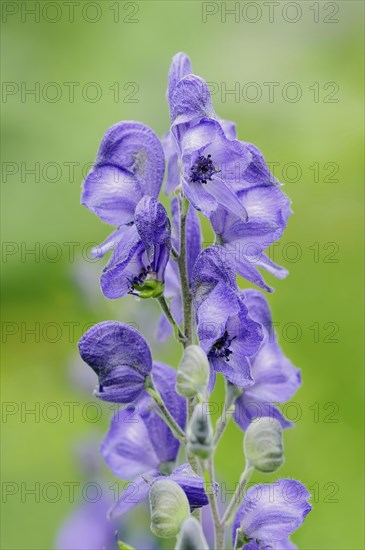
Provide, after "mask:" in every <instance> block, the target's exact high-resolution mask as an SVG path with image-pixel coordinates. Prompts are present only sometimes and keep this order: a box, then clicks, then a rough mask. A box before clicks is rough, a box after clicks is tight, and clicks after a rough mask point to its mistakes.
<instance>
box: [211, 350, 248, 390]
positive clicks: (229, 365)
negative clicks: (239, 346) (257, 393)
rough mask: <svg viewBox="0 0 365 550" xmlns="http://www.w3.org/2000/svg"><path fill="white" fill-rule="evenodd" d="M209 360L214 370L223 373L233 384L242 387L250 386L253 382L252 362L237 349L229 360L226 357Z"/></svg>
mask: <svg viewBox="0 0 365 550" xmlns="http://www.w3.org/2000/svg"><path fill="white" fill-rule="evenodd" d="M209 361H210V364H211V365H212V367H213V368H214V370H215V371H216V372H220V373H221V374H223V376H224V377H225V378H227V380H228V381H229V382H231V384H234V385H235V386H238V387H240V388H248V387H250V386H251V385H252V384H253V378H252V375H251V369H250V364H249V362H248V360H247V358H246V357H245V356H244V355H242V354H240V353H238V352H237V350H235V352H233V353H232V355H230V357H229V361H227V360H226V359H224V358H219V359H218V358H213V359H212V358H209Z"/></svg>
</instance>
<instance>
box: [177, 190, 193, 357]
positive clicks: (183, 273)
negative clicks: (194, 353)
mask: <svg viewBox="0 0 365 550" xmlns="http://www.w3.org/2000/svg"><path fill="white" fill-rule="evenodd" d="M188 210H189V201H188V200H187V199H186V198H185V197H181V198H180V254H179V257H178V259H177V265H178V267H179V275H180V282H181V294H182V303H183V315H184V334H185V338H186V340H185V342H184V344H183V345H184V347H185V348H186V347H187V346H190V345H191V344H192V341H193V340H192V338H193V330H192V324H193V316H192V296H191V292H190V287H189V278H188V269H187V261H186V259H187V258H186V216H187V213H188Z"/></svg>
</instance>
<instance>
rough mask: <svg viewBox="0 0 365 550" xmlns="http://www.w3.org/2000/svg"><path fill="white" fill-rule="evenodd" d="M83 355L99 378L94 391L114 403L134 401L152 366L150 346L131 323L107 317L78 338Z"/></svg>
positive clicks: (143, 385)
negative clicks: (124, 323) (107, 318)
mask: <svg viewBox="0 0 365 550" xmlns="http://www.w3.org/2000/svg"><path fill="white" fill-rule="evenodd" d="M79 351H80V355H81V357H82V359H83V360H84V361H85V363H87V364H88V365H89V366H90V367H91V368H92V369H93V370H94V372H95V373H96V374H97V375H98V378H99V389H98V390H95V395H96V396H97V397H99V398H100V399H103V400H104V401H111V402H112V403H131V402H133V401H135V400H136V399H137V398H138V397H139V396H140V395H141V394H142V393H143V391H144V387H145V380H146V377H147V376H148V375H149V374H150V372H151V370H152V356H151V351H150V348H149V346H148V344H147V342H146V340H145V339H144V338H143V336H142V335H141V334H140V333H139V332H138V331H137V330H135V329H134V328H132V327H130V326H129V325H123V324H122V323H118V322H114V321H104V322H103V323H98V324H97V325H94V326H93V327H92V328H91V329H90V330H88V331H87V332H86V333H85V334H84V335H83V336H82V338H81V339H80V341H79Z"/></svg>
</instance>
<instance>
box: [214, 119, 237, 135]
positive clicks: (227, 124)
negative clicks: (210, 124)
mask: <svg viewBox="0 0 365 550" xmlns="http://www.w3.org/2000/svg"><path fill="white" fill-rule="evenodd" d="M218 122H219V124H220V125H221V126H222V129H223V132H224V135H225V136H226V137H227V138H228V139H236V138H237V128H236V123H235V122H232V121H231V120H224V119H223V118H218Z"/></svg>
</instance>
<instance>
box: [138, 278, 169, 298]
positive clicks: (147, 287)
mask: <svg viewBox="0 0 365 550" xmlns="http://www.w3.org/2000/svg"><path fill="white" fill-rule="evenodd" d="M133 289H134V290H135V291H136V294H137V295H138V296H139V297H140V298H158V297H159V296H161V295H162V294H163V290H164V285H163V282H162V281H157V280H156V279H146V280H145V281H144V283H143V284H141V285H140V284H138V283H134V285H133Z"/></svg>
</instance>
